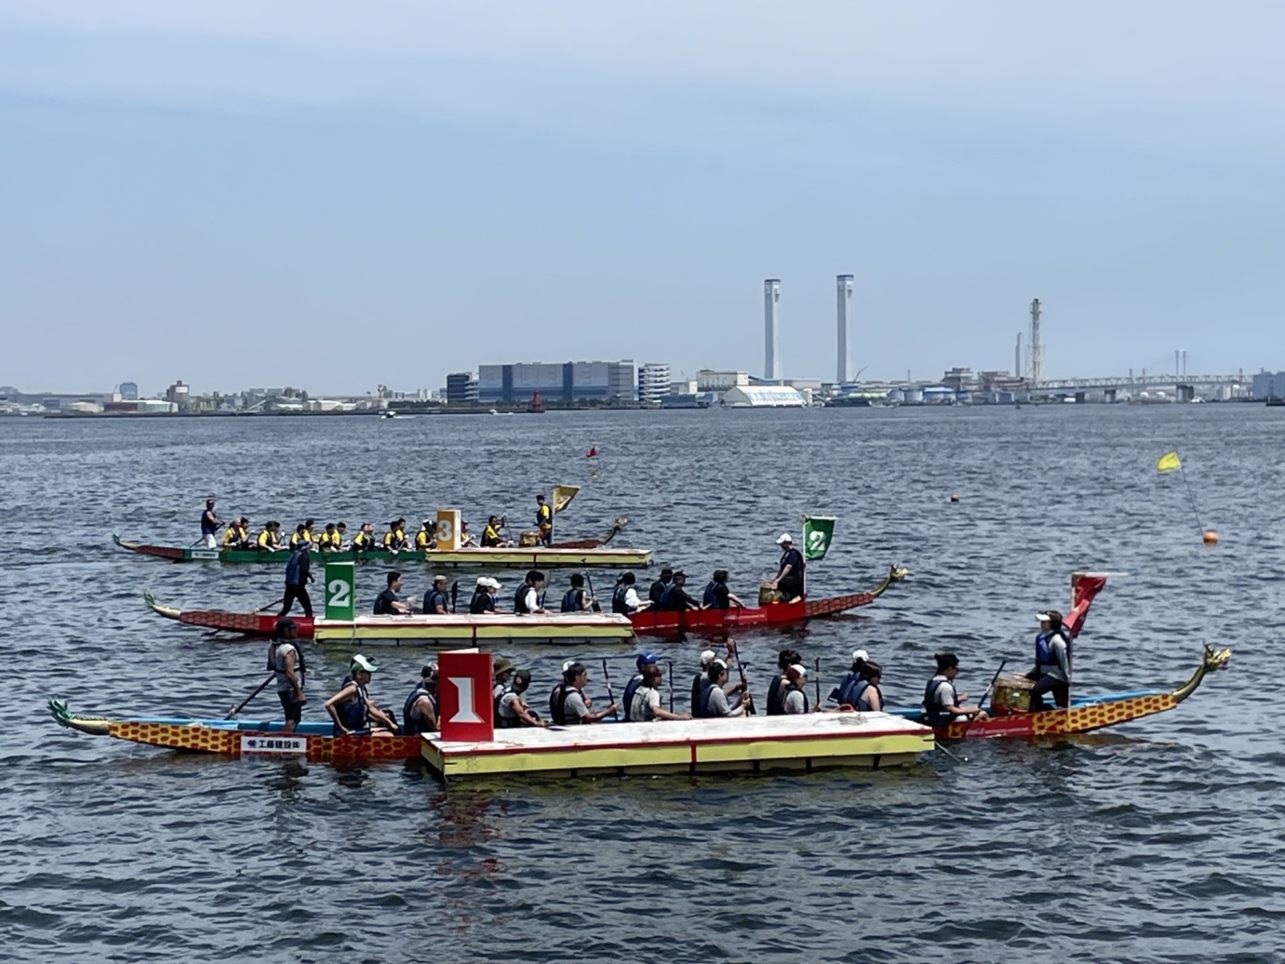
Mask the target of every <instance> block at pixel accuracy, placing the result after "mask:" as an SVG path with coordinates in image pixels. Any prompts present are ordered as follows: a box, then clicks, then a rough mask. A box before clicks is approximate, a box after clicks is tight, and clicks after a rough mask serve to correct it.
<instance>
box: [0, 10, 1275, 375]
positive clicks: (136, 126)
mask: <svg viewBox="0 0 1285 964" xmlns="http://www.w3.org/2000/svg"><path fill="white" fill-rule="evenodd" d="M1283 33H1285V5H1282V4H1279V3H1275V2H1237V0H1230V2H1225V3H1220V4H1208V3H1196V2H1187V0H1164V2H1152V0H1133V2H1130V3H1128V4H1120V3H1118V2H1100V0H1085V2H1081V3H1076V4H1058V5H1054V4H1035V3H1030V2H1029V0H1020V2H1018V0H1014V2H1008V0H973V2H970V3H958V2H953V0H920V2H906V3H896V4H890V3H872V2H857V0H837V2H823V0H814V2H809V0H795V2H791V3H789V4H779V3H778V4H767V3H758V2H753V0H705V2H701V0H649V2H648V3H645V4H631V5H626V4H619V3H602V2H600V0H549V2H546V3H528V2H515V0H493V2H487V3H480V2H476V0H472V2H458V3H434V2H428V0H366V2H363V3H361V4H354V3H351V2H334V0H275V2H273V3H271V4H265V3H263V2H262V0H222V2H220V3H217V4H215V3H202V2H191V3H177V4H176V3H173V2H161V0H113V2H112V3H110V4H106V3H101V2H97V0H92V2H91V0H85V2H70V0H0V130H3V131H4V136H3V137H0V345H2V348H0V384H13V385H16V386H18V387H19V388H22V389H30V390H34V391H110V390H111V389H112V388H113V387H114V386H115V385H116V384H117V383H119V382H121V381H126V380H128V381H135V382H138V383H139V385H140V388H142V390H143V391H144V392H145V393H148V394H155V393H158V392H160V391H163V390H164V388H165V386H167V385H168V384H169V383H170V382H172V381H174V380H175V379H182V380H184V381H185V382H187V383H188V384H190V385H191V386H193V390H194V391H197V392H208V391H224V392H227V391H234V390H239V389H242V388H246V387H250V386H265V385H283V384H291V385H295V386H298V387H304V388H307V389H308V390H309V391H310V392H311V393H312V394H314V395H321V394H327V393H329V394H341V393H342V394H348V393H360V392H364V391H372V390H373V389H374V387H375V385H376V384H377V383H382V384H385V385H388V386H389V387H390V388H393V389H395V390H402V391H413V390H415V389H418V388H439V387H440V386H442V385H443V384H444V382H445V375H446V373H447V372H451V371H464V370H470V369H471V370H476V368H477V366H478V365H479V364H494V363H502V362H511V361H559V362H560V361H566V360H582V359H583V360H589V359H618V358H631V359H633V360H634V361H635V362H637V363H642V362H646V361H657V362H665V363H668V364H669V365H670V366H671V367H672V369H673V371H674V377H675V378H678V377H679V376H680V374H685V375H688V376H693V377H694V375H695V372H696V371H697V369H699V368H705V367H711V368H722V369H744V370H747V371H750V372H751V373H755V374H762V368H763V279H764V278H767V277H775V278H780V279H781V282H782V296H781V302H780V317H781V331H780V353H781V357H782V359H783V367H784V373H785V374H786V375H787V376H790V377H818V378H824V379H827V380H829V379H832V378H833V377H834V376H835V373H836V359H835V275H836V274H840V273H851V274H853V275H855V279H856V291H855V295H854V298H853V301H852V314H853V322H852V326H851V334H850V336H849V355H850V359H851V360H850V366H851V370H852V371H853V372H855V371H857V370H859V369H861V370H864V374H863V377H865V378H888V379H891V378H903V377H905V376H906V374H907V372H910V373H911V374H912V376H913V377H915V378H932V377H939V376H940V374H941V372H942V371H943V370H944V369H946V368H949V367H952V366H956V365H959V366H967V367H971V368H974V369H977V370H981V369H1010V370H1011V369H1012V367H1013V363H1014V359H1013V354H1014V352H1013V349H1014V340H1015V337H1016V334H1017V332H1019V331H1023V330H1024V329H1025V327H1026V323H1027V310H1028V305H1029V303H1030V301H1031V299H1032V298H1036V297H1038V298H1039V299H1040V300H1041V302H1042V304H1043V309H1044V314H1043V327H1044V335H1043V339H1042V340H1043V342H1044V344H1045V346H1046V350H1045V356H1046V361H1045V372H1046V374H1047V375H1049V376H1092V375H1107V374H1126V373H1127V371H1128V370H1129V369H1130V368H1133V369H1134V370H1135V371H1137V370H1141V369H1143V368H1146V369H1148V371H1151V372H1159V371H1170V370H1172V366H1173V352H1174V349H1176V348H1183V349H1186V350H1187V353H1188V354H1187V359H1188V362H1187V370H1188V371H1189V372H1193V373H1194V372H1211V373H1212V372H1233V371H1236V370H1238V369H1242V368H1243V369H1244V370H1246V371H1258V370H1259V369H1260V368H1267V369H1279V368H1285V339H1282V337H1281V336H1280V334H1279V333H1280V331H1281V330H1282V324H1281V319H1280V316H1281V307H1280V303H1281V300H1280V298H1279V293H1278V288H1279V285H1278V283H1277V279H1278V278H1279V276H1280V271H1281V268H1280V266H1281V264H1282V263H1283V262H1285V226H1283V222H1285V219H1283V217H1282V215H1283V214H1285V199H1283V198H1285V195H1283V193H1282V188H1285V116H1283V115H1285V97H1283V94H1282V92H1283V91H1285V58H1282V57H1280V56H1279V51H1278V50H1277V49H1276V48H1277V38H1279V37H1280V36H1282V34H1283Z"/></svg>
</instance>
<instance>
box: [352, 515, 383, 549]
mask: <svg viewBox="0 0 1285 964" xmlns="http://www.w3.org/2000/svg"><path fill="white" fill-rule="evenodd" d="M352 548H353V552H370V551H371V550H373V549H376V548H378V543H377V542H376V541H375V527H374V526H373V525H371V524H370V523H369V522H363V523H362V524H361V528H360V529H358V530H357V534H356V535H355V536H353V537H352Z"/></svg>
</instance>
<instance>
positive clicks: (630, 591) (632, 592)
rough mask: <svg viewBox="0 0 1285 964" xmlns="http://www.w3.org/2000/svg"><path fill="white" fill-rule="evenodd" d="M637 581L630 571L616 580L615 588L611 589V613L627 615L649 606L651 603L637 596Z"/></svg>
mask: <svg viewBox="0 0 1285 964" xmlns="http://www.w3.org/2000/svg"><path fill="white" fill-rule="evenodd" d="M637 581H638V580H637V579H635V578H634V574H633V573H632V572H626V573H624V574H623V575H621V577H620V578H619V579H617V580H616V588H615V589H613V590H612V591H611V611H612V612H613V613H623V614H624V615H626V616H628V615H629V614H630V613H636V612H641V611H642V610H644V609H647V608H649V607H650V606H651V603H649V602H643V601H642V600H641V599H640V598H638V589H637V588H636V586H635V584H636V583H637Z"/></svg>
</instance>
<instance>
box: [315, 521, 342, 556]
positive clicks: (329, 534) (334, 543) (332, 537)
mask: <svg viewBox="0 0 1285 964" xmlns="http://www.w3.org/2000/svg"><path fill="white" fill-rule="evenodd" d="M317 548H318V549H320V550H321V551H322V552H338V551H339V530H338V529H336V528H335V524H334V523H333V522H327V523H326V530H325V531H324V532H323V533H321V535H320V536H318V537H317Z"/></svg>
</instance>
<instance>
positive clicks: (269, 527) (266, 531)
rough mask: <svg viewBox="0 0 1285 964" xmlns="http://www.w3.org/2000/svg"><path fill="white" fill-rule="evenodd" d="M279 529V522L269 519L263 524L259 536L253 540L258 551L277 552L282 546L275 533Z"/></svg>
mask: <svg viewBox="0 0 1285 964" xmlns="http://www.w3.org/2000/svg"><path fill="white" fill-rule="evenodd" d="M280 530H281V523H280V522H276V521H274V520H269V521H268V522H265V523H264V525H263V531H262V532H260V533H259V538H258V539H256V540H255V546H256V547H257V548H258V549H259V551H260V552H278V551H280V549H281V548H282V546H281V540H280V538H279V537H278V535H277V533H278V532H280Z"/></svg>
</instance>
